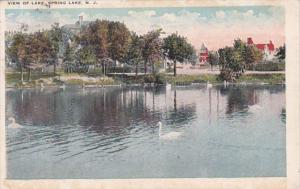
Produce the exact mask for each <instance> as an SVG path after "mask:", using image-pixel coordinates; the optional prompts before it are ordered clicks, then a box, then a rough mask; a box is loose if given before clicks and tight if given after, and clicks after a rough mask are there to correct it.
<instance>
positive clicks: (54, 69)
mask: <svg viewBox="0 0 300 189" xmlns="http://www.w3.org/2000/svg"><path fill="white" fill-rule="evenodd" d="M53 66H54V67H53V74H54V76H55V75H56V63H54V65H53Z"/></svg>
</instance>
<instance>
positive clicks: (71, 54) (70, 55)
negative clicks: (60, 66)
mask: <svg viewBox="0 0 300 189" xmlns="http://www.w3.org/2000/svg"><path fill="white" fill-rule="evenodd" d="M63 63H64V65H65V67H66V69H67V70H66V71H67V73H71V72H72V71H73V67H74V65H75V47H74V44H71V43H67V45H66V49H65V52H64V58H63Z"/></svg>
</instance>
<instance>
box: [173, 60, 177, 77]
mask: <svg viewBox="0 0 300 189" xmlns="http://www.w3.org/2000/svg"><path fill="white" fill-rule="evenodd" d="M176 63H177V62H176V60H174V76H176Z"/></svg>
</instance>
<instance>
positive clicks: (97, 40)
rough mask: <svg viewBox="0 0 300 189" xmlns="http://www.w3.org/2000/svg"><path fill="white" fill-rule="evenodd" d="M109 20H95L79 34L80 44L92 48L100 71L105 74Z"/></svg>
mask: <svg viewBox="0 0 300 189" xmlns="http://www.w3.org/2000/svg"><path fill="white" fill-rule="evenodd" d="M109 23H110V22H109V21H106V20H96V21H95V22H92V23H90V24H89V25H88V27H86V28H84V29H83V30H82V31H81V34H80V38H81V39H80V45H82V46H90V47H91V48H93V49H94V51H95V55H96V57H97V64H99V63H101V66H102V71H103V73H104V74H105V67H106V64H107V61H106V60H107V59H108V58H109V57H108V50H109V49H108V47H109V38H108V35H109Z"/></svg>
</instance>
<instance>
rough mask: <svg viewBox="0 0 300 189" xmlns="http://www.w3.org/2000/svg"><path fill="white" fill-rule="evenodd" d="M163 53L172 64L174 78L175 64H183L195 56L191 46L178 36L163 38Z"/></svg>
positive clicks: (172, 35)
mask: <svg viewBox="0 0 300 189" xmlns="http://www.w3.org/2000/svg"><path fill="white" fill-rule="evenodd" d="M163 51H164V55H165V56H166V57H167V58H168V59H170V60H173V62H174V76H176V64H177V62H180V63H183V62H184V61H185V60H187V59H189V58H190V57H192V55H193V54H195V50H194V48H193V46H192V45H191V44H190V43H188V42H187V39H186V38H184V37H181V36H179V35H178V34H171V35H169V36H168V37H166V38H164V44H163Z"/></svg>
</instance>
